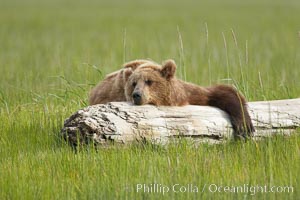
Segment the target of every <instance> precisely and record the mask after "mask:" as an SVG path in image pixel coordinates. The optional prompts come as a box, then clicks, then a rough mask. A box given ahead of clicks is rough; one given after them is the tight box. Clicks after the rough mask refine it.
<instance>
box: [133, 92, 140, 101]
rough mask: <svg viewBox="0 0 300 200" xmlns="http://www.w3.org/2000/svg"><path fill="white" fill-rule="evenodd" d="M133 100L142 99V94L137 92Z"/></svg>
mask: <svg viewBox="0 0 300 200" xmlns="http://www.w3.org/2000/svg"><path fill="white" fill-rule="evenodd" d="M132 97H133V99H137V100H138V99H140V98H141V94H140V93H139V92H135V93H133V94H132Z"/></svg>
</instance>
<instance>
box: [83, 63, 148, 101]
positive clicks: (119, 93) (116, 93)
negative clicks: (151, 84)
mask: <svg viewBox="0 0 300 200" xmlns="http://www.w3.org/2000/svg"><path fill="white" fill-rule="evenodd" d="M144 63H153V62H152V61H150V60H134V61H130V62H128V63H125V64H124V65H123V69H120V70H118V71H116V72H113V73H111V74H108V75H107V76H106V77H105V78H104V80H103V81H101V82H100V83H99V84H98V85H97V86H96V87H94V88H93V89H92V90H91V92H90V95H89V103H90V105H95V104H105V103H108V102H112V101H126V97H125V94H124V86H125V82H126V80H127V79H128V77H129V76H130V75H131V74H132V71H133V70H135V69H136V68H137V67H138V66H139V65H141V64H144Z"/></svg>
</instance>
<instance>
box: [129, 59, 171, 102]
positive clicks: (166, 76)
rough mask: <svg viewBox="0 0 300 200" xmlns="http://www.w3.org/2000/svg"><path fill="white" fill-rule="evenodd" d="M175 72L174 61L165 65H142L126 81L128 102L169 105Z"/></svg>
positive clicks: (168, 61) (166, 62) (169, 61)
mask: <svg viewBox="0 0 300 200" xmlns="http://www.w3.org/2000/svg"><path fill="white" fill-rule="evenodd" d="M175 71H176V64H175V62H174V61H173V60H167V61H165V63H164V64H163V65H158V64H154V63H145V64H142V65H140V66H139V67H138V68H137V69H136V70H134V71H132V74H131V75H130V76H129V77H128V81H126V84H125V96H126V100H127V101H130V102H132V103H133V104H135V105H145V104H152V105H169V104H170V93H171V89H172V87H171V85H172V81H173V79H174V78H175Z"/></svg>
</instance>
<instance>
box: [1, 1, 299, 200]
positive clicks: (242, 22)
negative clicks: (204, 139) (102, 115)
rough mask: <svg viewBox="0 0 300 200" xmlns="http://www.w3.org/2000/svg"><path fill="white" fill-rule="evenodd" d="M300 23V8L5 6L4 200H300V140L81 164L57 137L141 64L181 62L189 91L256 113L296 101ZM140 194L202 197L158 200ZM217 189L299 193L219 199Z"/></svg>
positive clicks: (98, 156) (109, 153) (145, 151)
mask: <svg viewBox="0 0 300 200" xmlns="http://www.w3.org/2000/svg"><path fill="white" fill-rule="evenodd" d="M299 18H300V2H299V1H297V0H287V1H279V0H278V1H271V0H262V1H259V0H254V1H250V0H248V1H238V0H228V1H221V0H213V1H209V0H204V1H200V2H196V1H192V0H188V1H182V2H181V1H179V0H176V1H170V0H169V1H163V2H161V1H158V0H154V1H151V2H150V1H146V0H142V1H137V0H130V1H120V0H114V1H109V0H107V1H106V0H104V1H96V0H90V1H83V0H75V1H67V0H63V1H58V0H54V1H50V0H48V1H47V0H44V1H37V0H24V1H18V0H0V24H1V26H0V44H1V48H0V69H1V70H0V122H1V125H0V133H1V137H0V169H1V170H0V199H76V198H77V199H141V198H144V199H161V198H170V199H185V198H187V199H205V198H207V199H212V198H214V199H216V198H217V199H218V198H220V199H242V198H243V199H260V198H262V199H276V198H277V199H297V197H298V196H299V195H300V192H299V189H300V183H299V180H300V175H299V174H300V157H299V155H300V137H299V134H295V135H294V136H292V137H289V138H284V137H275V138H272V139H267V140H264V141H260V142H257V143H255V142H247V143H239V142H237V143H235V142H228V143H226V144H222V145H212V146H210V145H201V146H199V147H198V148H195V147H191V146H189V145H188V144H187V143H185V141H183V142H182V144H178V145H172V146H170V147H168V148H164V147H159V146H158V147H157V146H154V147H153V146H151V145H145V146H143V145H132V146H128V147H117V146H114V147H111V148H108V149H100V150H99V151H98V152H95V151H94V150H93V149H89V148H87V149H85V150H82V151H80V152H79V153H77V154H75V153H74V152H73V151H72V149H71V148H70V147H69V146H68V145H67V144H65V143H64V142H63V141H61V139H60V137H59V131H60V129H61V127H62V126H63V121H64V119H65V118H67V117H68V116H70V115H71V114H72V113H73V112H75V111H76V110H78V109H79V108H82V107H84V106H86V105H87V95H88V91H89V90H90V89H91V87H93V86H94V85H95V84H96V83H97V82H98V81H100V80H101V79H102V78H103V76H104V75H105V74H107V73H110V72H112V71H114V70H116V69H118V68H120V67H121V66H122V64H123V63H124V62H125V61H129V60H133V59H136V58H151V59H153V60H155V61H157V62H161V61H163V60H165V59H168V58H172V59H174V60H175V61H176V62H177V64H178V71H177V75H178V76H179V77H181V78H182V79H186V80H187V81H190V82H194V83H197V84H201V85H210V84H215V83H229V84H234V85H235V86H237V87H238V88H239V90H240V91H241V92H242V93H243V94H244V95H245V96H246V97H247V99H248V100H250V101H255V100H272V99H287V98H296V97H299V96H300V95H299V94H300V81H299V75H300V67H299V64H300V37H299V36H298V32H299V31H300V28H299V20H298V19H299ZM297 132H298V133H299V130H298V131H297ZM139 183H144V184H148V185H150V184H153V183H159V184H162V185H164V186H170V187H171V186H172V185H174V184H177V183H178V184H180V185H187V184H193V185H195V186H197V187H198V188H199V192H198V193H188V192H185V193H174V192H169V193H166V194H165V195H162V194H161V193H150V194H149V193H143V192H137V191H136V184H139ZM210 184H217V185H222V186H242V185H243V184H248V185H249V186H251V185H254V186H255V185H261V186H264V185H268V186H273V185H274V186H293V189H294V191H293V192H290V193H287V192H281V193H256V194H255V195H251V193H250V192H249V193H225V192H221V193H218V192H216V193H212V192H209V190H208V186H209V185H210ZM204 186H205V188H204V191H203V192H202V189H203V187H204Z"/></svg>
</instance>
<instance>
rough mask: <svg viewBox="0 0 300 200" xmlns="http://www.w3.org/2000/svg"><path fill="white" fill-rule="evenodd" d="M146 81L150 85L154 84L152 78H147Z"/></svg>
mask: <svg viewBox="0 0 300 200" xmlns="http://www.w3.org/2000/svg"><path fill="white" fill-rule="evenodd" d="M145 83H146V85H149V86H150V85H152V83H153V81H152V80H146V81H145Z"/></svg>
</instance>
